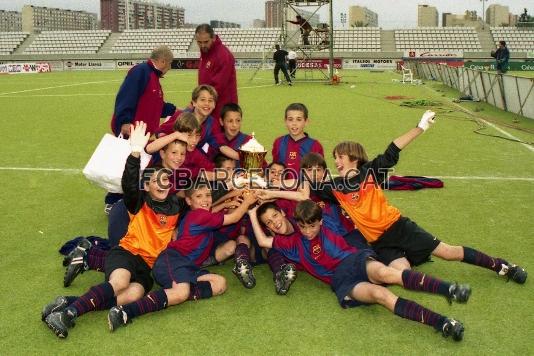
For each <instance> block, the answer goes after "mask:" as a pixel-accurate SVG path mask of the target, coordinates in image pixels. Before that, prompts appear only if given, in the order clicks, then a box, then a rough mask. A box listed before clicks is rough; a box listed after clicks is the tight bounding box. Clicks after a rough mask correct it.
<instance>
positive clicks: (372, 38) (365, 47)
mask: <svg viewBox="0 0 534 356" xmlns="http://www.w3.org/2000/svg"><path fill="white" fill-rule="evenodd" d="M334 51H342V52H380V28H378V27H355V28H352V29H349V30H334Z"/></svg>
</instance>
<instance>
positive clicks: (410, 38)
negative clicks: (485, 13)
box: [395, 27, 482, 52]
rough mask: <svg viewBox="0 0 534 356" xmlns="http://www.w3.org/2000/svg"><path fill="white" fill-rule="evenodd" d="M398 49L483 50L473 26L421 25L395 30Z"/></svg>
mask: <svg viewBox="0 0 534 356" xmlns="http://www.w3.org/2000/svg"><path fill="white" fill-rule="evenodd" d="M395 45H396V48H397V51H403V50H409V49H420V50H463V51H469V52H477V51H480V50H482V48H481V45H480V41H479V39H478V34H477V32H476V31H475V29H474V28H473V27H419V28H417V29H406V30H395Z"/></svg>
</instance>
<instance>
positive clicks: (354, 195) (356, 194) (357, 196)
mask: <svg viewBox="0 0 534 356" xmlns="http://www.w3.org/2000/svg"><path fill="white" fill-rule="evenodd" d="M359 198H360V195H359V194H358V193H352V194H351V195H350V199H351V200H358V199H359Z"/></svg>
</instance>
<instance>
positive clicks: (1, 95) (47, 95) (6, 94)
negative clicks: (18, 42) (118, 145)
mask: <svg viewBox="0 0 534 356" xmlns="http://www.w3.org/2000/svg"><path fill="white" fill-rule="evenodd" d="M91 83H99V82H91ZM84 84H89V83H84ZM77 85H82V84H77ZM68 86H72V85H68ZM271 86H273V84H269V85H256V86H250V87H239V89H255V88H266V87H271ZM53 88H61V87H49V88H39V89H28V90H26V91H32V90H45V89H53ZM23 92H25V91H24V90H23V91H19V92H11V93H0V98H40V97H74V96H115V95H117V94H116V93H77V94H30V95H24V96H22V95H9V94H17V93H23ZM190 92H191V90H167V91H165V93H190Z"/></svg>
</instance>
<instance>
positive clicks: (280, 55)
mask: <svg viewBox="0 0 534 356" xmlns="http://www.w3.org/2000/svg"><path fill="white" fill-rule="evenodd" d="M274 48H275V49H276V51H275V52H274V54H273V61H274V83H275V84H276V85H280V82H279V80H278V74H279V73H280V70H282V73H284V77H286V80H287V84H288V85H292V83H291V78H289V74H288V73H287V68H286V57H287V55H288V53H287V51H286V50H283V49H280V46H279V45H275V46H274Z"/></svg>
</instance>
